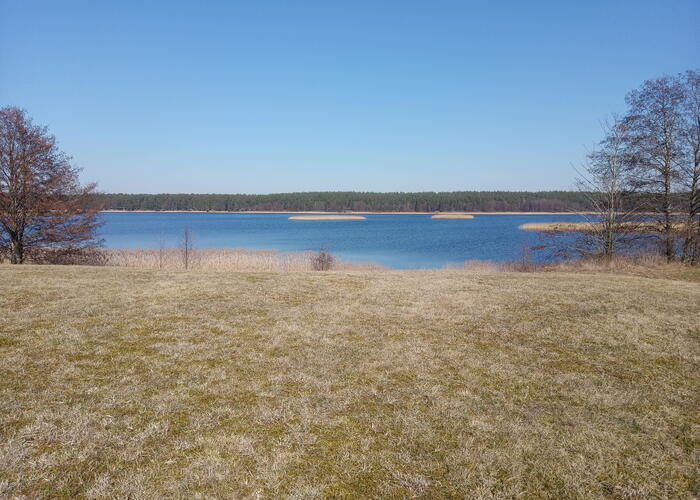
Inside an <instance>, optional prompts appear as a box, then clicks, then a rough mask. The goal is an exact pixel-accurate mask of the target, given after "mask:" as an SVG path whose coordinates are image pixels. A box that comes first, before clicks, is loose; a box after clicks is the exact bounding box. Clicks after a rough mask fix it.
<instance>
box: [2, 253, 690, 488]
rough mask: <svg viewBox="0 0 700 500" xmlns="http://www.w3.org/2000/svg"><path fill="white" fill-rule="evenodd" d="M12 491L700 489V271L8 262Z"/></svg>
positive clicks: (5, 365)
mask: <svg viewBox="0 0 700 500" xmlns="http://www.w3.org/2000/svg"><path fill="white" fill-rule="evenodd" d="M0 310H1V311H2V314H1V315H0V395H1V396H2V397H0V497H3V498H15V497H27V498H38V497H58V498H75V497H86V498H164V497H170V498H172V497H177V498H409V497H422V498H465V497H469V498H476V499H480V498H483V499H487V498H488V499H493V498H621V499H622V498H630V499H631V498H687V499H690V498H697V497H698V495H699V494H700V490H699V488H700V483H699V482H698V470H699V469H698V467H699V466H700V454H698V449H699V447H698V445H699V444H700V414H699V413H698V411H697V410H698V407H700V381H699V379H698V373H700V347H699V338H700V284H698V283H690V282H683V281H674V280H670V279H667V278H662V279H648V278H640V277H634V276H621V275H610V274H602V275H601V274H589V275H581V274H570V273H488V272H483V273H471V272H466V271H417V272H383V273H366V272H328V273H250V274H235V275H234V274H226V273H210V272H204V271H203V272H198V273H192V272H184V271H151V270H144V269H130V268H115V267H112V268H110V267H84V266H0Z"/></svg>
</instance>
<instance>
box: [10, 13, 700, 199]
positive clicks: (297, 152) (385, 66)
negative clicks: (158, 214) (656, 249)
mask: <svg viewBox="0 0 700 500" xmlns="http://www.w3.org/2000/svg"><path fill="white" fill-rule="evenodd" d="M699 25H700V2H699V1H698V0H667V1H663V2H660V1H626V2H623V1H612V0H610V1H585V2H583V1H561V0H560V1H551V2H544V1H543V2H534V1H533V2H520V1H517V2H516V1H513V2H467V1H454V2H450V1H434V2H428V1H422V2H417V1H408V0H402V1H395V2H393V1H376V0H373V1H357V0H355V1H331V0H327V1H318V2H303V1H287V2H268V1H246V2H223V1H222V2H194V1H190V2H174V1H169V2H160V3H158V2H142V1H139V2H128V1H119V2H96V1H84V2H82V1H69V0H67V1H61V2H56V1H46V2H41V1H36V2H35V1H32V2H17V1H12V0H0V106H4V105H16V106H20V107H22V108H25V109H27V110H28V111H29V113H30V114H31V115H32V116H33V117H34V119H35V121H36V122H38V123H41V124H44V125H47V126H49V128H50V129H51V131H52V132H53V133H54V134H55V135H56V136H57V138H58V140H59V141H60V144H61V146H62V148H63V149H64V150H65V151H66V152H68V153H69V154H71V155H72V156H73V158H74V161H75V163H76V164H77V165H78V166H80V167H82V168H83V173H82V178H83V180H85V181H97V182H98V183H99V187H100V189H101V190H103V191H107V192H219V193H237V192H248V193H267V192H283V191H284V192H286V191H311V190H362V191H440V190H450V191H451V190H472V189H477V190H481V189H504V190H538V189H568V188H572V186H573V178H574V175H575V173H574V171H573V168H572V166H573V165H578V164H580V163H581V161H582V160H583V158H584V156H585V152H586V150H587V148H588V147H590V146H591V145H592V144H594V143H595V141H596V140H598V138H599V136H600V121H601V120H604V119H605V118H606V117H607V116H608V115H609V114H610V113H612V112H621V111H623V110H624V96H625V94H626V93H627V92H628V91H629V90H631V89H633V88H635V87H637V86H638V85H639V84H640V83H641V82H642V81H643V80H645V79H648V78H652V77H655V76H659V75H662V74H665V73H677V72H680V71H684V70H686V69H690V68H698V66H700V35H699V33H700V29H698V26H699Z"/></svg>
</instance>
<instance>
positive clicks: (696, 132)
mask: <svg viewBox="0 0 700 500" xmlns="http://www.w3.org/2000/svg"><path fill="white" fill-rule="evenodd" d="M681 81H682V85H683V90H684V96H683V97H684V98H683V106H682V113H683V120H682V129H681V136H682V149H683V152H684V154H683V161H682V166H681V180H682V183H683V187H684V189H686V190H687V202H686V211H687V218H686V224H685V235H684V239H683V260H684V261H686V262H690V263H692V264H698V263H700V73H699V72H697V71H687V72H686V73H685V74H684V75H682V77H681Z"/></svg>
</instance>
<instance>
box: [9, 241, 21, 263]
mask: <svg viewBox="0 0 700 500" xmlns="http://www.w3.org/2000/svg"><path fill="white" fill-rule="evenodd" d="M10 239H11V252H10V262H11V263H12V264H21V263H22V262H24V247H23V246H22V242H21V241H20V240H19V239H18V238H16V237H15V236H14V235H10Z"/></svg>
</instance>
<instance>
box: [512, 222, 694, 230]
mask: <svg viewBox="0 0 700 500" xmlns="http://www.w3.org/2000/svg"><path fill="white" fill-rule="evenodd" d="M601 228H602V226H601V224H599V223H596V222H528V223H526V224H521V225H520V226H518V229H523V230H526V231H544V232H583V233H585V232H594V231H600V230H601ZM685 228H686V225H685V223H684V222H683V223H675V224H674V227H673V229H674V230H675V231H678V232H680V231H683V230H684V229H685ZM620 230H621V231H627V232H630V233H647V232H649V233H653V232H659V231H660V230H661V225H660V224H659V223H655V222H622V223H620Z"/></svg>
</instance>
